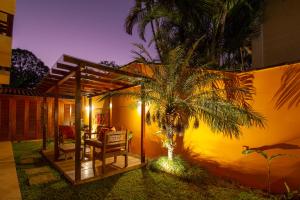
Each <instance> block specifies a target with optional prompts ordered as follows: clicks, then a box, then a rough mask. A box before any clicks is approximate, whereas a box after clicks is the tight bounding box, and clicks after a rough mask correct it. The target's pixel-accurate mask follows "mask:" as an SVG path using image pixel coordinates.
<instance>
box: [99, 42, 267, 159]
mask: <svg viewBox="0 0 300 200" xmlns="http://www.w3.org/2000/svg"><path fill="white" fill-rule="evenodd" d="M199 42H200V40H198V41H197V42H196V43H195V44H194V45H193V47H192V48H190V49H188V50H186V48H184V47H182V46H179V47H177V48H175V49H173V50H170V51H169V52H168V53H167V54H164V56H163V57H162V61H163V62H162V64H155V63H154V61H153V60H152V58H151V57H150V55H149V54H148V53H147V51H146V50H145V48H143V47H142V46H140V45H137V47H139V49H140V50H139V51H136V53H137V54H138V55H139V60H140V62H143V63H144V64H145V66H147V67H148V68H149V70H150V74H151V77H142V78H140V79H139V80H135V79H133V80H132V81H134V82H135V84H139V85H142V88H143V90H141V91H131V92H113V93H110V94H108V95H107V96H104V97H102V99H103V98H106V97H108V96H114V95H127V96H130V97H133V98H141V100H142V101H144V102H145V103H146V104H147V105H149V106H150V109H149V111H147V113H146V122H147V123H148V124H149V123H151V122H155V123H157V124H158V126H159V127H160V133H161V134H162V135H163V136H164V138H165V139H164V141H163V144H164V146H165V147H166V148H167V149H168V158H169V159H170V160H172V159H173V151H174V147H175V141H174V136H175V134H178V133H182V132H184V130H185V129H186V128H188V126H189V124H190V122H191V121H193V126H194V128H197V127H198V126H199V123H200V122H204V123H206V124H208V125H209V126H210V127H211V129H212V130H213V131H214V132H219V133H222V134H223V135H225V136H228V137H230V138H238V137H239V136H240V135H241V130H240V128H241V126H247V127H249V126H259V127H263V126H264V117H263V116H261V115H260V114H259V113H257V112H255V111H254V110H253V109H252V108H251V106H250V105H249V101H250V100H252V95H253V93H254V88H253V86H252V78H253V77H252V76H251V75H249V74H242V75H239V74H233V73H227V72H218V71H211V70H207V69H205V66H201V67H197V68H191V67H190V66H189V61H190V59H192V58H193V56H194V51H195V49H196V47H197V45H198V43H199Z"/></svg>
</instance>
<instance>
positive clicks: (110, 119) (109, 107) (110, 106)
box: [108, 97, 112, 127]
mask: <svg viewBox="0 0 300 200" xmlns="http://www.w3.org/2000/svg"><path fill="white" fill-rule="evenodd" d="M108 115H109V116H108V127H111V126H112V98H111V97H109V105H108Z"/></svg>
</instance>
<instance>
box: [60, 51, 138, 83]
mask: <svg viewBox="0 0 300 200" xmlns="http://www.w3.org/2000/svg"><path fill="white" fill-rule="evenodd" d="M63 60H64V61H65V62H69V63H73V64H77V65H82V66H86V67H91V68H94V69H97V70H102V71H106V72H111V73H116V74H121V75H125V76H131V77H137V78H138V77H140V78H141V77H142V76H141V75H139V74H135V73H131V72H127V71H123V70H119V69H113V68H111V67H107V66H104V65H101V64H97V63H93V62H91V61H87V60H83V59H79V58H75V57H72V56H69V55H63Z"/></svg>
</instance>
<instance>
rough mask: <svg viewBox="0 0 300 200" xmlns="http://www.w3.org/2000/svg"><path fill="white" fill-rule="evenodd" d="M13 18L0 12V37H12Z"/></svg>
mask: <svg viewBox="0 0 300 200" xmlns="http://www.w3.org/2000/svg"><path fill="white" fill-rule="evenodd" d="M13 20H14V16H13V15H11V14H8V13H6V12H3V11H0V35H5V36H9V37H11V36H12V32H13Z"/></svg>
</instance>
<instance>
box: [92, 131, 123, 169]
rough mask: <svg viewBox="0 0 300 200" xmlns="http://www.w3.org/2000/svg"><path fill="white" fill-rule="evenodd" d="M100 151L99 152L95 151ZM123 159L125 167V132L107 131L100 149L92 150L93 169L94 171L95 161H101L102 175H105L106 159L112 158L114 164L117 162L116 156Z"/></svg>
mask: <svg viewBox="0 0 300 200" xmlns="http://www.w3.org/2000/svg"><path fill="white" fill-rule="evenodd" d="M97 150H100V151H97ZM120 155H123V156H124V157H125V167H127V166H128V134H127V131H109V132H107V133H105V134H104V137H103V140H102V144H101V147H100V148H93V168H94V169H95V160H96V159H99V160H101V161H102V174H104V173H105V166H106V158H109V157H114V163H116V162H117V156H120Z"/></svg>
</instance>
